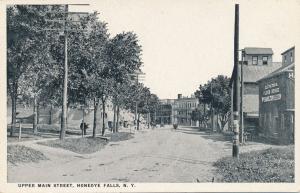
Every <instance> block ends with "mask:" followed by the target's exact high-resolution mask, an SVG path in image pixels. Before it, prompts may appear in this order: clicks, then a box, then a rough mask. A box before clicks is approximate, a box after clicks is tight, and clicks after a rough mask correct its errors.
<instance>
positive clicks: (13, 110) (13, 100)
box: [10, 89, 17, 137]
mask: <svg viewBox="0 0 300 193" xmlns="http://www.w3.org/2000/svg"><path fill="white" fill-rule="evenodd" d="M14 90H15V89H14ZM16 96H17V95H16V93H15V92H14V91H13V92H12V94H11V128H10V136H11V137H12V136H13V133H14V131H15V129H16V119H17V97H16Z"/></svg>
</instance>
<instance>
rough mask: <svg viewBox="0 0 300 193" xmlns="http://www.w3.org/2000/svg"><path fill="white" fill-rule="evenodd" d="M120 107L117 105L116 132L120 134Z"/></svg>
mask: <svg viewBox="0 0 300 193" xmlns="http://www.w3.org/2000/svg"><path fill="white" fill-rule="evenodd" d="M119 119H120V106H119V105H118V104H117V124H116V131H117V132H119Z"/></svg>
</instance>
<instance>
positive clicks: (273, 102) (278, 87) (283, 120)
mask: <svg viewBox="0 0 300 193" xmlns="http://www.w3.org/2000/svg"><path fill="white" fill-rule="evenodd" d="M294 97H295V96H294V81H293V80H291V79H289V78H288V72H285V73H282V74H279V75H277V76H274V77H271V78H268V79H265V80H262V81H260V83H259V126H260V133H261V134H262V135H263V136H264V137H266V138H267V139H270V140H274V141H275V142H278V143H290V142H292V141H293V133H294V126H293V125H294V123H293V122H294V121H293V120H294V105H295V102H294Z"/></svg>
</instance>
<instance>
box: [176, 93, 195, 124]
mask: <svg viewBox="0 0 300 193" xmlns="http://www.w3.org/2000/svg"><path fill="white" fill-rule="evenodd" d="M198 105H199V100H198V99H197V98H195V96H191V97H183V96H182V95H181V94H178V97H177V99H175V101H174V105H173V119H174V121H173V123H176V124H178V125H186V126H196V125H197V123H196V121H193V120H192V112H193V111H194V110H196V108H197V107H198Z"/></svg>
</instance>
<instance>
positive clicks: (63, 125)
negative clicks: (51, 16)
mask: <svg viewBox="0 0 300 193" xmlns="http://www.w3.org/2000/svg"><path fill="white" fill-rule="evenodd" d="M68 11H69V5H65V14H64V15H65V18H64V35H65V52H64V54H65V59H64V60H65V61H64V81H63V84H64V85H63V97H62V98H63V105H62V114H61V116H62V119H61V121H62V123H61V130H60V136H59V137H60V139H64V138H65V135H66V124H67V111H68V109H67V108H68V107H67V104H68V31H67V19H68Z"/></svg>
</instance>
